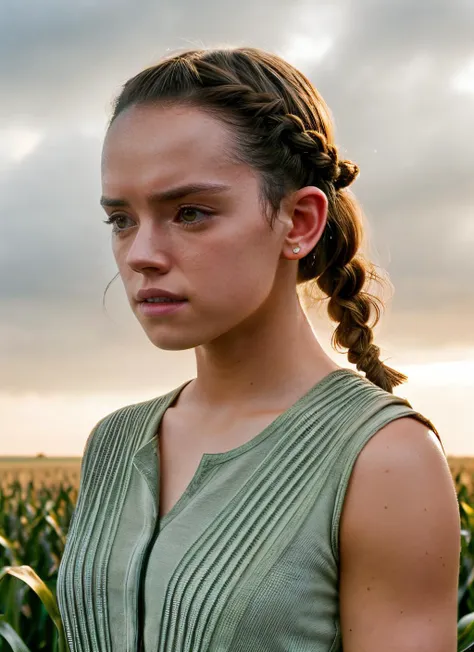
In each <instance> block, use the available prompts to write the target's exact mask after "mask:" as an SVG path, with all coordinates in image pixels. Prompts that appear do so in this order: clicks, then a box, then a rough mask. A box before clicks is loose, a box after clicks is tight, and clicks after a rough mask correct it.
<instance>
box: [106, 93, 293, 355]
mask: <svg viewBox="0 0 474 652" xmlns="http://www.w3.org/2000/svg"><path fill="white" fill-rule="evenodd" d="M230 138H231V136H230V132H229V131H228V128H227V127H226V126H225V125H223V123H221V122H220V121H218V120H217V119H214V118H212V117H210V116H209V115H208V114H206V113H204V112H202V111H200V110H198V109H196V108H190V107H172V108H171V107H166V108H165V107H156V106H155V107H152V106H135V107H132V108H129V109H127V110H126V111H124V112H123V113H122V114H120V115H119V116H118V117H117V118H116V120H115V121H114V122H113V123H112V125H111V127H110V129H109V131H108V134H107V136H106V139H105V143H104V150H103V159H102V191H103V198H102V204H103V205H104V209H105V211H106V212H107V214H108V216H109V217H110V218H112V219H113V220H114V221H115V223H114V225H113V227H111V228H112V229H113V236H112V237H113V252H114V256H115V259H116V261H117V266H118V269H119V272H120V276H121V278H122V281H123V283H124V286H125V290H126V293H127V297H128V300H129V302H130V305H131V307H132V310H133V311H134V313H135V315H136V317H137V318H138V320H139V322H140V323H141V325H142V326H143V328H144V330H145V332H146V334H147V336H148V337H149V339H150V340H151V341H152V342H153V343H154V344H155V345H156V346H158V347H159V348H161V349H167V350H181V349H188V348H193V347H196V346H198V345H201V344H206V343H208V342H210V341H212V340H215V339H216V338H218V337H220V336H222V335H224V334H226V333H228V332H229V331H231V330H232V329H233V328H236V327H238V326H239V325H240V324H243V323H244V322H245V321H246V320H248V319H249V318H253V317H254V316H255V315H256V314H257V313H261V312H262V311H265V306H266V304H268V303H269V302H270V301H271V296H272V293H273V292H274V291H275V284H276V282H277V271H278V269H279V266H280V265H281V264H284V263H286V265H288V261H287V260H284V257H282V256H281V253H282V246H283V244H284V240H285V236H286V235H287V232H288V231H289V228H290V227H289V226H288V225H286V224H285V223H283V221H281V222H280V221H279V220H276V222H275V227H274V230H273V231H272V230H271V229H270V228H269V224H268V220H267V218H266V217H265V215H264V214H263V213H262V206H261V203H260V199H259V193H258V177H257V174H256V173H255V171H254V170H253V169H252V168H251V167H249V166H247V165H243V164H238V163H231V162H229V160H228V158H227V157H226V156H225V151H226V150H227V151H228V150H229V145H230V142H231V141H230ZM197 184H209V185H210V184H212V185H213V186H215V187H217V188H216V189H214V190H203V191H200V192H198V191H197V190H195V191H194V192H189V193H188V194H186V196H182V197H172V196H169V197H160V194H162V193H166V192H170V191H171V190H174V189H177V188H181V187H183V186H191V185H193V186H194V185H197ZM290 226H291V225H290ZM293 264H296V263H293ZM149 288H159V289H162V290H168V291H170V292H173V293H174V294H177V295H179V296H180V297H184V298H185V299H186V302H185V303H184V304H180V307H179V308H178V309H176V310H174V311H173V312H168V313H162V314H149V313H147V312H146V310H147V309H148V310H151V309H153V306H156V305H157V304H143V303H142V302H141V301H139V300H138V298H137V293H138V291H139V290H141V289H149ZM167 305H168V304H167ZM145 306H146V307H145Z"/></svg>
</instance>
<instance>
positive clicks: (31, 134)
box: [0, 127, 42, 163]
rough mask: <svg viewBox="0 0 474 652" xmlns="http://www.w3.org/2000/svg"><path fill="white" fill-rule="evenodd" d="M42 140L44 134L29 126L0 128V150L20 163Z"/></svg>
mask: <svg viewBox="0 0 474 652" xmlns="http://www.w3.org/2000/svg"><path fill="white" fill-rule="evenodd" d="M41 140H42V134H41V133H39V132H37V131H34V130H33V129H28V128H23V127H22V128H18V127H9V128H8V129H0V152H1V153H2V154H4V155H6V157H7V158H9V159H12V160H13V161H15V162H16V163H19V162H20V161H22V160H23V159H24V158H26V157H27V156H29V155H30V154H31V153H32V152H33V151H34V150H35V149H36V147H37V146H38V145H39V143H40V142H41Z"/></svg>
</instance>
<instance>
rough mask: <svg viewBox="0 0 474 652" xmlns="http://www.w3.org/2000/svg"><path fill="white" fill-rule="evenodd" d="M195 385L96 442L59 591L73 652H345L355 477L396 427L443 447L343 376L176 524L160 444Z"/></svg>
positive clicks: (312, 396)
mask: <svg viewBox="0 0 474 652" xmlns="http://www.w3.org/2000/svg"><path fill="white" fill-rule="evenodd" d="M189 382H191V381H187V382H186V383H184V384H183V385H181V386H180V387H178V388H177V389H175V390H173V391H172V392H170V393H168V394H165V395H163V396H160V397H158V398H155V399H152V400H149V401H145V402H142V403H137V404H134V405H129V406H126V407H123V408H120V409H119V410H116V411H115V412H113V413H111V414H109V415H108V416H106V417H105V418H103V419H102V420H101V421H99V422H98V423H97V424H96V426H95V427H94V429H93V430H92V432H91V434H90V435H89V438H88V440H87V443H86V447H85V451H84V456H83V460H82V466H81V480H80V490H79V495H78V501H77V505H76V509H75V511H74V514H73V518H72V520H71V523H70V527H69V531H68V535H67V540H66V546H65V550H64V554H63V557H62V559H61V564H60V567H59V572H58V582H57V598H58V605H59V609H60V613H61V617H62V620H63V624H64V628H65V633H66V638H67V641H68V644H69V647H70V651H71V652H248V651H249V650H258V652H277V651H281V652H338V651H340V650H341V649H342V647H341V644H342V642H341V631H340V621H339V599H338V569H339V522H340V516H341V512H342V507H343V502H344V496H345V492H346V489H347V486H348V483H349V479H350V475H351V471H352V469H353V466H354V463H355V461H356V459H357V457H358V455H359V453H360V452H361V450H362V449H363V447H364V446H365V444H366V443H367V442H368V441H369V439H370V438H371V437H372V436H373V435H374V434H375V433H376V432H377V431H378V430H380V429H381V428H382V427H384V426H385V425H387V424H388V423H389V422H391V421H393V420H395V419H399V418H401V417H407V416H408V417H414V418H416V419H418V420H419V421H421V422H422V423H424V424H425V425H426V426H428V428H429V429H431V430H432V431H433V432H434V434H436V435H437V436H438V438H439V434H438V433H437V431H436V429H435V428H434V426H433V425H432V423H431V422H430V421H429V420H428V419H427V418H425V417H424V416H423V415H421V414H420V413H418V412H416V411H415V410H414V409H413V408H412V406H411V405H410V403H409V402H408V401H407V400H406V399H404V398H401V397H399V396H396V395H393V394H390V393H388V392H386V391H384V390H382V389H381V388H379V387H378V386H376V385H374V384H373V383H372V382H370V381H369V380H367V379H366V378H365V377H362V376H361V375H359V374H358V373H357V372H355V371H352V370H350V369H346V368H339V369H337V370H336V371H333V372H331V373H330V374H329V375H327V376H325V377H324V378H323V379H322V380H321V381H319V382H318V383H317V384H316V385H314V386H313V387H312V388H311V389H310V390H309V391H308V392H307V393H306V394H305V395H304V396H302V397H301V398H300V399H299V400H298V401H297V402H296V403H294V404H293V405H292V406H291V407H290V408H289V409H288V410H286V411H285V412H283V413H282V414H280V415H279V416H278V417H277V418H276V419H275V420H274V421H273V422H272V423H271V424H269V425H268V426H267V427H266V428H265V429H264V430H263V431H261V432H260V433H259V434H258V435H257V436H256V437H254V438H253V439H251V440H250V441H248V442H246V443H245V444H243V445H242V446H238V447H237V448H234V449H232V450H230V451H227V452H225V453H215V454H210V453H207V454H204V455H203V456H202V458H201V460H200V463H199V466H198V468H197V470H196V473H195V475H194V477H193V478H192V480H191V482H190V483H189V485H188V487H187V489H186V491H185V492H184V494H183V495H182V496H181V498H180V499H179V500H178V502H177V503H176V504H175V505H174V507H173V508H172V509H171V511H170V512H168V514H166V515H165V516H164V518H161V519H160V518H159V511H158V492H159V451H158V447H157V430H158V426H159V424H160V421H161V418H162V416H163V414H164V412H165V410H166V409H167V407H168V406H169V405H171V403H173V401H174V400H175V399H176V397H177V396H178V395H179V393H180V392H181V391H182V389H184V387H185V386H186V385H187V384H188V383H189ZM191 426H192V424H190V427H191ZM443 450H444V449H443Z"/></svg>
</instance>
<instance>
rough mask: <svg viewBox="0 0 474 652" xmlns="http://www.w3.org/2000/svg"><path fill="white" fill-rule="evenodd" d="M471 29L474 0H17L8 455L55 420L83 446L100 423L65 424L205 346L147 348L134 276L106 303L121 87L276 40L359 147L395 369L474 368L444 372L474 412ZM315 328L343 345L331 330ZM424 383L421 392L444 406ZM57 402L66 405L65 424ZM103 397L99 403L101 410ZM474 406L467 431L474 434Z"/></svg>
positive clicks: (2, 185) (2, 82)
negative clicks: (104, 160) (110, 150)
mask: <svg viewBox="0 0 474 652" xmlns="http://www.w3.org/2000/svg"><path fill="white" fill-rule="evenodd" d="M473 34H474V3H473V2H472V0H431V2H413V0H401V1H395V0H394V1H393V2H383V1H375V0H372V1H370V0H357V2H349V1H343V0H335V1H332V2H318V1H317V0H310V1H308V2H304V1H298V0H240V1H239V2H225V1H223V0H203V1H201V2H192V1H191V0H172V1H166V2H163V1H160V2H158V1H157V0H156V1H155V2H149V1H148V0H146V1H145V0H142V1H141V2H132V1H131V0H128V1H127V2H124V1H121V0H113V1H112V0H100V1H99V0H96V1H94V0H88V1H85V0H76V1H75V2H74V3H64V2H62V1H59V0H57V1H53V0H41V2H37V1H36V0H31V1H29V0H3V2H2V3H0V89H1V90H0V94H1V102H0V125H1V127H0V220H1V235H0V279H1V280H0V318H1V319H0V360H1V367H0V407H1V412H0V428H3V432H2V433H1V435H2V445H1V446H0V454H1V453H2V452H3V453H13V452H16V451H23V452H24V451H26V450H27V448H28V446H32V447H33V448H34V449H35V450H34V451H32V452H35V451H36V449H38V450H42V449H45V448H46V449H48V446H50V448H51V447H53V443H52V442H53V440H51V441H50V440H49V439H48V440H47V442H46V439H43V440H42V439H41V437H46V434H43V435H41V437H40V438H39V441H38V439H36V440H35V436H36V435H35V434H34V432H39V431H40V432H42V433H46V432H54V433H55V434H54V437H55V439H54V442H55V444H54V445H56V444H57V446H58V451H60V453H61V454H62V453H64V452H68V451H74V452H76V453H77V454H80V452H81V451H82V444H83V441H85V438H86V436H87V435H88V432H86V430H87V429H88V424H89V421H87V420H86V423H82V422H81V428H83V430H82V431H81V433H80V434H78V433H77V432H76V434H74V436H73V442H72V443H71V440H66V441H65V439H64V438H65V434H64V432H63V434H62V435H58V432H59V431H58V427H59V426H58V422H59V421H58V420H60V419H63V420H64V423H65V424H66V423H68V419H69V422H70V421H71V420H72V419H74V416H73V415H74V414H76V413H77V412H78V411H79V412H81V413H83V412H84V410H83V407H84V405H85V404H86V402H88V403H87V404H88V405H90V402H91V401H97V400H98V399H97V397H98V396H99V395H104V392H107V394H108V395H109V396H114V397H115V399H114V400H115V402H114V400H112V399H111V400H112V403H111V404H110V405H112V404H113V406H114V407H115V406H118V405H120V404H123V401H125V402H130V401H128V398H127V397H130V396H132V395H133V396H135V394H136V396H137V398H136V400H144V399H145V398H147V397H148V396H150V397H151V396H154V395H158V394H159V393H162V392H163V391H169V390H170V389H172V388H173V387H175V386H177V385H178V384H180V383H181V382H184V380H186V379H187V378H189V377H191V376H193V375H194V356H193V353H192V351H186V352H179V353H176V352H163V351H160V350H158V349H156V348H154V347H153V345H152V344H151V343H150V342H149V341H148V339H147V338H146V336H145V334H144V333H143V332H142V330H141V328H140V326H139V324H138V322H137V321H136V319H135V318H134V317H133V315H132V314H131V312H130V309H129V307H128V303H127V302H126V299H125V293H124V290H123V287H122V285H121V281H120V279H117V280H116V281H115V282H114V284H113V285H112V286H111V288H110V290H109V292H108V299H107V303H106V306H107V312H104V311H103V309H102V294H103V291H104V289H105V287H106V285H107V283H108V282H109V281H110V280H111V279H112V277H113V276H114V275H115V273H116V268H115V262H114V260H113V257H112V253H111V245H110V227H108V226H106V225H104V224H103V223H102V219H104V215H103V213H102V211H101V209H100V208H99V206H98V199H99V195H100V171H99V163H100V150H101V141H102V137H103V133H104V129H105V124H106V120H107V118H108V117H109V114H110V106H111V102H112V100H113V98H114V96H115V94H116V93H117V92H118V91H119V89H120V86H121V84H123V83H124V82H125V81H126V80H127V79H128V77H130V76H131V75H133V74H134V73H136V72H137V71H138V70H140V69H141V68H143V67H145V66H148V65H150V64H152V63H154V62H155V61H157V60H158V59H159V58H160V57H161V56H162V55H164V54H166V53H167V52H169V51H170V50H174V49H176V48H183V47H195V46H197V47H202V46H204V47H208V46H219V45H225V46H233V45H235V46H241V45H251V46H258V47H262V48H265V49H268V50H271V51H272V52H275V53H277V54H280V55H282V56H284V57H285V58H287V59H288V60H289V61H291V62H292V63H294V64H295V65H296V66H298V67H299V68H301V70H302V71H303V72H304V73H305V74H306V75H307V76H308V77H309V78H310V79H311V81H312V82H313V83H314V84H315V85H316V87H317V88H318V90H319V91H320V92H321V93H322V95H323V97H324V98H325V99H326V101H327V103H328V104H329V106H330V108H331V111H332V113H333V115H334V118H335V123H336V135H337V143H338V145H339V147H340V149H341V152H342V154H343V155H344V156H347V157H348V158H350V159H352V160H354V161H356V162H357V163H358V164H359V166H360V168H361V175H360V178H359V179H358V180H357V181H356V183H355V184H354V185H353V186H352V188H353V190H354V192H355V193H356V195H357V196H358V198H359V199H360V200H361V202H362V205H363V207H364V209H365V213H366V215H367V219H368V223H369V228H370V234H371V239H372V247H373V251H374V256H377V257H378V258H377V262H378V263H379V264H381V265H382V266H384V267H385V268H386V269H388V272H389V274H390V278H391V281H392V283H393V285H394V288H395V294H394V297H393V299H392V301H391V303H390V305H389V306H388V309H387V313H386V316H385V319H384V320H383V322H382V325H381V328H380V329H379V340H378V344H379V345H381V346H382V349H383V351H384V352H385V350H386V352H387V356H390V357H391V358H392V360H391V364H393V366H395V364H394V360H399V361H400V363H403V364H405V366H406V365H410V364H415V363H416V364H420V365H423V364H434V363H436V364H438V363H440V362H443V361H445V362H447V363H449V364H451V365H452V364H453V363H455V364H461V366H462V365H464V366H462V369H463V374H464V375H463V378H465V380H463V381H460V380H459V379H460V376H459V375H456V373H454V375H453V374H452V377H453V378H454V381H453V382H454V385H455V386H456V387H455V390H454V393H452V394H451V395H449V396H451V398H449V396H448V394H449V392H450V391H451V392H452V391H453V390H452V387H451V386H448V385H447V386H446V387H444V389H443V388H442V387H441V386H440V385H439V383H438V387H441V389H439V390H438V391H439V392H441V393H440V396H442V397H445V398H446V400H447V401H448V402H449V401H450V400H454V401H459V397H460V396H461V395H462V396H466V399H463V403H462V405H464V406H465V405H466V403H467V401H468V396H470V395H472V398H474V385H473V384H472V376H474V353H473V352H474V283H473V279H474V183H473V178H472V177H473V172H474V147H473V146H474V137H473V134H474V38H473ZM315 324H318V326H316V332H317V333H318V334H319V333H321V338H322V339H323V341H322V344H323V345H326V342H327V341H329V337H330V330H325V329H329V328H330V326H329V324H325V322H324V319H322V320H321V319H319V318H318V319H317V320H316V321H315ZM335 359H336V360H337V362H338V363H339V364H341V365H342V366H349V364H348V363H347V358H346V357H344V356H339V357H336V358H335ZM466 365H471V366H472V369H471V367H469V369H471V371H472V374H468V373H467V371H466V370H468V367H466ZM449 368H450V369H451V370H452V369H453V367H452V366H451V367H449ZM420 369H421V367H420ZM446 369H447V367H446ZM440 373H442V372H440ZM470 379H471V380H470ZM422 390H423V387H422V386H418V388H417V391H418V392H421V394H417V397H418V395H419V396H421V397H422V398H421V399H420V400H421V403H422V405H423V406H424V405H427V406H428V405H431V404H430V403H424V402H423V401H428V398H429V397H428V394H426V393H425V394H424V395H423V391H422ZM430 392H431V398H432V397H433V393H432V390H430ZM134 393H135V394H134ZM399 393H401V394H403V390H401V391H400V392H399ZM464 393H465V394H464ZM145 394H146V395H145ZM423 396H424V398H423ZM33 397H34V401H35V403H34V405H35V406H36V408H35V414H34V415H33V416H34V422H35V424H38V423H40V426H39V430H37V429H36V425H35V431H34V430H33V429H32V427H31V423H32V422H31V421H28V422H27V423H23V422H22V424H21V426H20V425H18V424H16V423H15V421H16V415H17V413H18V409H19V407H20V406H21V405H23V406H25V405H30V407H31V400H33ZM53 400H55V401H62V405H63V407H62V408H61V410H63V411H62V412H61V415H62V416H61V417H59V416H58V415H59V409H58V411H56V412H55V411H54V409H52V407H51V406H52V405H54V403H52V402H51V401H53ZM28 401H30V403H28ZM48 401H49V402H48ZM121 401H122V403H121ZM437 402H438V403H439V400H437ZM66 404H67V405H68V406H69V408H65V407H64V405H66ZM56 405H58V403H56ZM458 405H459V404H458V403H456V406H458ZM74 406H75V407H74ZM108 406H109V404H108V403H107V408H108ZM453 406H454V404H453ZM453 406H452V407H451V408H449V409H457V410H458V411H459V407H458V408H453ZM104 407H105V403H104V402H102V403H101V402H100V401H99V402H98V403H97V405H96V410H97V412H94V413H93V414H92V412H91V413H90V414H91V415H92V416H90V417H87V419H92V420H94V419H95V417H96V414H98V416H99V417H100V416H103V415H104ZM427 409H429V408H427ZM41 410H43V412H41ZM64 410H66V411H65V412H64ZM68 410H69V412H68ZM74 410H76V412H74ZM446 411H449V410H448V407H446ZM41 414H43V417H41ZM88 414H89V413H88ZM2 415H3V417H2ZM46 415H48V416H46ZM428 416H433V415H432V414H428ZM468 418H469V417H468V416H467V413H466V416H465V417H463V422H462V424H461V426H459V427H461V429H463V428H464V430H463V433H464V434H463V437H464V441H467V439H466V438H467V437H468V434H469V427H468V423H467V420H468ZM48 419H50V421H48ZM470 421H471V423H472V421H473V419H472V413H471V419H470ZM2 423H3V426H2V425H1V424H2ZM92 425H93V423H91V424H90V426H91V427H92ZM61 427H63V426H61ZM7 429H8V432H9V434H10V435H12V433H13V432H14V431H15V435H16V434H17V435H18V436H17V437H15V438H14V442H13V440H12V438H11V437H8V442H7V438H6V437H5V438H4V437H3V436H4V433H5V431H6V430H7ZM72 432H73V428H72V429H71V433H72ZM71 436H72V435H71ZM450 436H451V435H447V440H448V444H449V437H450ZM453 436H454V435H453ZM22 437H23V440H22ZM58 437H62V438H61V439H58ZM74 437H75V439H74ZM472 439H473V440H474V437H473V438H472ZM33 441H34V443H31V442H33ZM27 442H28V443H27ZM43 444H44V445H43ZM447 447H448V448H449V445H448V446H447ZM456 450H458V449H457V448H456ZM459 450H461V449H460V448H459ZM48 452H50V453H53V451H52V450H49V449H48ZM472 453H473V454H474V444H473V447H472ZM73 454H74V453H73Z"/></svg>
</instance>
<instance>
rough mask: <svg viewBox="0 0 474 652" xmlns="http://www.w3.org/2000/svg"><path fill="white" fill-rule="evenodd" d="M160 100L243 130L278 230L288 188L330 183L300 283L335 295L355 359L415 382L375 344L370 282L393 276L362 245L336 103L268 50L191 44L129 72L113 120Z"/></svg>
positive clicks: (340, 332) (375, 376)
mask: <svg viewBox="0 0 474 652" xmlns="http://www.w3.org/2000/svg"><path fill="white" fill-rule="evenodd" d="M156 102H159V103H160V104H163V103H169V104H176V103H177V102H179V103H180V104H182V103H188V104H189V105H191V106H194V107H199V108H201V109H203V110H205V111H207V112H209V113H210V114H211V115H213V116H215V117H217V118H219V119H220V120H222V121H223V122H224V123H225V124H227V125H229V126H230V127H231V128H232V129H233V131H234V134H235V145H236V147H235V151H234V152H232V153H231V155H232V156H233V158H234V160H238V161H240V162H244V163H247V164H248V165H251V166H252V167H254V168H255V169H256V170H258V171H259V172H260V179H261V187H260V192H261V201H262V206H264V207H265V209H266V208H268V207H269V206H270V207H271V209H272V210H271V216H270V227H271V228H272V227H273V224H274V220H275V218H276V216H277V214H278V209H279V207H280V203H281V200H282V199H283V197H284V196H285V195H286V194H287V193H288V192H292V191H294V190H298V189H300V188H303V187H305V186H310V185H312V186H317V187H319V188H320V189H321V190H323V192H324V193H325V194H326V196H327V198H328V219H327V225H326V228H325V230H324V232H323V235H322V237H321V238H320V240H319V241H318V243H317V245H316V246H315V247H314V249H313V250H312V251H311V252H310V253H309V254H308V255H306V256H305V257H304V258H302V259H300V261H299V268H298V277H297V284H298V285H300V284H303V283H307V282H308V281H311V280H313V279H314V281H315V282H316V284H317V286H318V287H319V289H320V290H322V291H323V292H324V294H325V295H327V297H328V298H329V301H328V306H327V309H328V314H329V317H330V318H331V319H332V320H333V321H335V322H338V326H337V327H336V329H335V330H334V333H333V336H332V341H331V344H332V347H333V348H334V349H336V350H337V345H340V346H342V347H344V348H347V349H348V359H349V362H351V363H353V364H355V365H356V367H357V369H358V370H361V371H364V372H365V374H366V377H367V378H368V379H369V380H370V381H372V382H373V383H374V384H376V385H378V386H379V387H381V388H382V389H384V390H386V391H388V392H392V391H393V387H394V386H395V385H399V384H400V383H402V382H404V381H406V380H407V376H405V375H403V374H401V373H400V372H398V371H395V370H394V369H391V368H390V367H387V366H386V365H385V364H384V363H383V362H382V361H381V360H380V359H379V354H380V349H379V348H378V347H377V346H375V344H373V332H372V329H373V328H374V326H375V325H376V324H377V322H378V321H379V319H380V312H381V308H383V302H382V301H381V300H380V299H379V298H378V297H376V296H374V295H372V294H370V293H369V292H368V291H367V287H366V284H367V283H369V282H370V281H376V282H379V283H383V279H382V277H381V276H379V275H378V274H377V272H376V270H375V265H374V264H373V263H371V262H369V261H368V260H367V259H366V258H365V257H364V256H363V254H362V253H361V251H360V249H361V245H362V240H363V236H364V229H363V221H362V220H363V214H362V211H361V209H360V206H359V204H358V203H357V201H356V200H355V198H354V196H353V194H352V193H351V192H350V191H349V190H346V188H347V186H349V185H350V184H351V183H352V181H354V179H355V178H356V176H357V175H358V173H359V168H358V166H357V165H356V164H354V163H352V162H351V161H349V160H341V159H340V158H339V157H338V152H337V148H336V146H335V144H334V136H333V127H332V123H331V117H330V113H329V110H328V107H327V106H326V104H325V102H324V100H323V98H322V97H321V96H320V94H319V93H318V91H317V90H316V88H315V87H314V86H313V85H312V84H311V82H310V81H309V80H308V79H307V78H306V77H305V76H304V75H303V74H302V73H301V72H300V71H299V70H297V69H296V68H294V67H293V66H292V65H291V64H289V63H288V62H286V61H285V60H284V59H282V58H280V57H279V56H277V55H275V54H271V53H269V52H266V51H264V50H261V49H259V48H252V47H241V48H211V49H198V50H196V49H193V50H187V51H184V52H179V53H175V54H173V55H170V56H168V57H165V58H163V59H162V60H161V61H160V62H159V63H158V64H156V65H154V66H151V67H149V68H147V69H145V70H143V71H142V72H140V73H139V74H137V75H136V76H134V77H132V78H131V79H129V80H128V81H127V82H126V83H125V85H124V87H123V89H122V91H121V93H120V94H119V96H118V97H117V98H116V100H115V102H114V107H113V113H112V117H111V120H110V123H112V122H113V121H114V120H115V118H116V117H117V116H118V115H119V114H120V113H121V112H122V111H124V110H125V109H126V108H128V107H130V106H132V105H136V104H150V103H156ZM364 288H365V290H364ZM371 309H373V310H374V311H375V315H374V321H373V323H372V324H371V325H370V324H369V323H368V322H369V320H370V318H371Z"/></svg>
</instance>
